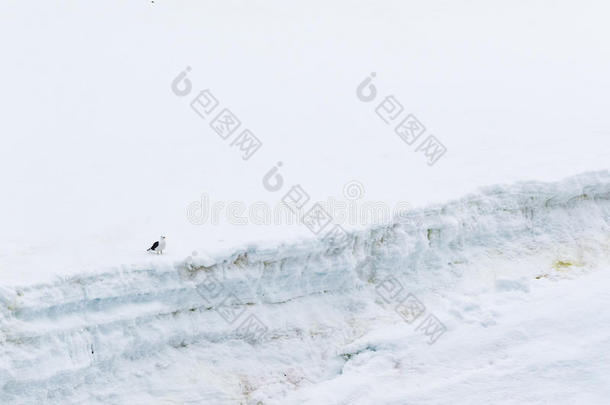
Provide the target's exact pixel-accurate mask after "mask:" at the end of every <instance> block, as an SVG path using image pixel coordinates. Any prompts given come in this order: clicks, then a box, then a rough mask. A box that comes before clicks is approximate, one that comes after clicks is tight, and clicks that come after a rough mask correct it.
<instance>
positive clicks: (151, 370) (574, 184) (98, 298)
mask: <svg viewBox="0 0 610 405" xmlns="http://www.w3.org/2000/svg"><path fill="white" fill-rule="evenodd" d="M609 225H610V174H609V173H608V172H598V173H587V174H584V175H580V176H576V177H572V178H569V179H566V180H564V181H561V182H558V183H538V182H526V183H519V184H515V185H510V186H504V185H501V186H500V185H499V186H493V187H487V188H485V189H482V190H480V192H478V193H476V194H472V195H468V196H466V197H464V198H462V199H459V200H456V201H453V202H449V203H447V204H443V205H436V206H429V207H426V208H424V209H420V210H416V211H412V212H408V213H405V214H404V215H402V216H401V217H398V218H396V219H395V221H394V222H393V223H392V224H390V225H385V226H378V227H373V228H370V229H367V230H364V231H358V232H353V233H349V234H348V237H347V238H346V239H344V240H337V241H322V240H313V239H312V240H309V241H301V242H298V243H293V244H288V243H286V244H283V245H280V246H277V247H276V248H273V249H259V248H256V247H250V248H247V249H240V250H238V251H236V252H235V253H234V254H232V255H229V256H222V257H213V258H209V257H201V256H202V255H197V256H193V257H191V258H188V259H187V260H185V261H183V262H180V263H175V265H173V266H170V265H159V266H157V267H154V268H153V267H147V268H133V267H124V268H122V269H119V270H112V271H108V272H103V273H97V274H93V275H81V276H70V277H67V278H64V279H57V280H56V281H55V282H53V283H47V284H38V285H29V286H0V402H3V403H14V404H29V403H67V402H69V403H77V402H83V401H85V402H87V403H100V404H101V403H104V404H108V403H121V404H122V403H125V404H127V403H144V402H145V403H170V402H171V401H174V403H176V402H177V403H187V402H188V403H203V404H224V403H227V404H229V403H243V404H250V403H252V404H258V403H260V404H275V403H278V404H279V403H282V404H285V403H369V402H368V401H374V400H379V398H382V395H383V394H384V393H383V392H378V391H376V390H375V389H372V388H371V387H369V388H371V389H370V390H369V391H367V392H368V393H367V394H366V395H369V396H368V397H367V396H365V395H364V394H363V393H361V392H360V393H359V394H357V395H355V394H354V392H355V391H353V390H352V391H349V390H347V388H345V386H343V388H340V387H337V386H333V385H332V384H333V381H338V378H339V377H340V376H344V375H346V367H348V366H350V364H351V363H353V362H354V359H356V358H359V356H362V354H363V353H368V352H371V353H372V352H375V353H377V354H379V353H381V352H383V353H401V355H400V361H399V362H398V363H396V364H399V363H400V365H395V367H396V368H397V369H399V370H401V369H402V368H401V367H403V368H404V367H406V368H409V367H416V366H417V364H416V363H417V361H416V360H417V357H416V355H415V354H414V353H420V352H421V353H428V355H426V356H429V355H432V354H431V353H434V351H435V350H444V349H443V348H444V347H445V348H448V347H450V346H451V345H452V343H451V341H452V339H455V340H456V341H457V342H460V339H459V336H460V333H459V330H460V328H461V327H463V325H465V324H471V323H473V322H474V323H475V324H476V325H477V326H478V327H491V326H493V325H494V323H495V320H494V314H490V313H487V312H485V311H483V310H481V311H478V310H475V311H474V312H471V311H472V308H473V307H476V306H477V305H476V304H475V303H474V302H475V301H476V297H478V296H479V295H481V294H487V293H489V292H490V291H491V292H493V293H494V294H495V293H507V294H509V296H511V297H513V296H514V297H520V295H519V294H527V292H528V291H530V289H531V288H532V286H535V285H536V284H535V283H543V282H544V283H549V284H548V285H549V286H550V285H552V280H563V279H566V278H567V279H575V278H578V277H579V276H580V275H584V274H586V273H590V272H591V271H592V270H594V269H596V268H598V267H600V266H607V265H608V263H610V260H609V259H610V257H609V252H610V250H609V241H610V238H609V235H610V232H609V230H610V228H609ZM388 280H392V282H393V283H395V284H393V286H394V287H396V288H397V289H400V290H401V291H399V292H400V294H401V297H402V298H400V299H399V300H398V301H396V302H391V300H389V299H388V297H389V295H388V291H389V290H388V285H386V284H384V283H387V282H388ZM392 288H393V287H392ZM549 288H550V287H549ZM395 292H396V291H394V292H391V294H394V293H395ZM407 294H411V296H412V297H413V298H414V299H415V300H417V302H418V303H419V304H421V306H422V312H421V314H412V315H413V316H414V317H415V318H417V319H406V318H405V317H404V313H402V316H401V312H400V311H399V310H397V308H396V307H395V304H397V303H398V302H399V301H400V300H402V299H404V297H405V296H406V295H407ZM394 296H395V295H394ZM467 297H468V298H467ZM473 297H474V298H473ZM515 299H521V298H515ZM469 311H470V313H469ZM415 315H417V316H415ZM429 315H432V316H434V318H435V319H437V320H439V321H440V322H442V325H443V327H444V331H443V333H442V335H440V336H437V340H434V342H432V343H434V345H429V343H431V342H430V340H429V339H428V338H429V336H426V335H425V334H422V333H420V332H421V329H420V330H419V331H418V330H417V329H418V325H419V324H420V322H421V321H424V320H425V319H426V317H427V316H429ZM411 321H413V322H411ZM250 326H251V327H250ZM388 330H392V331H394V332H395V334H394V337H395V336H400V337H401V339H400V340H396V339H394V338H392V336H390V337H388V336H386V335H384V334H383V331H388ZM253 331H254V333H253ZM405 336H406V337H405ZM452 336H453V337H452ZM456 345H457V347H459V343H456ZM384 350H385V352H384ZM453 350H455V346H454V349H453ZM458 350H459V349H458ZM422 351H423V352H422ZM388 361H389V360H388ZM379 367H380V368H382V369H383V370H386V371H387V370H388V369H393V367H387V365H385V363H384V365H383V366H381V365H380V366H379ZM367 370H368V369H367ZM368 372H370V370H369V371H368ZM358 375H360V377H358V378H363V379H362V380H359V379H358V378H356V377H354V378H356V379H355V380H352V381H351V384H350V385H354V386H355V387H357V386H358V385H363V386H366V384H367V378H365V377H364V376H365V375H366V373H364V374H358ZM370 381H372V380H370ZM403 381H409V380H408V378H407V377H404V376H403ZM396 389H398V388H396ZM401 389H403V390H404V392H403V393H402V396H400V395H399V396H398V397H396V398H395V399H394V402H392V401H391V400H389V399H387V398H386V399H385V402H383V403H397V404H398V403H405V402H400V400H404V398H407V397H408V395H409V392H413V391H416V388H415V387H409V386H408V384H401ZM389 390H390V391H391V389H389ZM358 392H359V391H358ZM394 394H395V393H394ZM394 394H393V395H394ZM316 398H318V399H317V400H316ZM400 398H402V399H400ZM419 400H421V398H419ZM155 401H156V402H155ZM340 401H344V402H340ZM358 401H364V402H358ZM423 402H426V401H422V403H423ZM429 403H435V402H434V401H431V402H429Z"/></svg>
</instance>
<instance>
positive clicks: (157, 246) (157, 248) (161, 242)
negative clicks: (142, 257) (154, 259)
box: [147, 236, 165, 254]
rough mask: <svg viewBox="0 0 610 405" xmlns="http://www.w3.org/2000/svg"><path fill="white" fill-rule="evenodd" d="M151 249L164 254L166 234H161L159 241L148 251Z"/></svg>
mask: <svg viewBox="0 0 610 405" xmlns="http://www.w3.org/2000/svg"><path fill="white" fill-rule="evenodd" d="M151 250H152V251H153V252H157V253H158V254H163V251H164V250H165V236H161V238H159V240H158V241H156V242H155V243H153V244H152V246H151V247H150V248H149V249H148V250H147V252H150V251H151Z"/></svg>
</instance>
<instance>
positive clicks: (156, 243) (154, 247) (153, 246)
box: [148, 241, 159, 250]
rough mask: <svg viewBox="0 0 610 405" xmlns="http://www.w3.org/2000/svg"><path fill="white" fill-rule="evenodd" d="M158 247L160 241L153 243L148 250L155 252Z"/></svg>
mask: <svg viewBox="0 0 610 405" xmlns="http://www.w3.org/2000/svg"><path fill="white" fill-rule="evenodd" d="M157 246H159V241H157V242H155V243H153V245H152V246H151V247H150V249H148V250H155V249H156V248H157Z"/></svg>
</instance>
